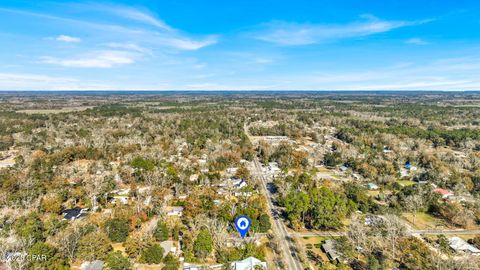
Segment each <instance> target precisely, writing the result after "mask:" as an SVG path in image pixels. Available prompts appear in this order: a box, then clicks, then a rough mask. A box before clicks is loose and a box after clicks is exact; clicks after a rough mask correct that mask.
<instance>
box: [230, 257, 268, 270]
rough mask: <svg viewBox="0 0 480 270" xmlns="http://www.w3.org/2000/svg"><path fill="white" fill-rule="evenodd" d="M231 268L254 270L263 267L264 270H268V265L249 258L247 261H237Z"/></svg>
mask: <svg viewBox="0 0 480 270" xmlns="http://www.w3.org/2000/svg"><path fill="white" fill-rule="evenodd" d="M231 266H232V268H233V269H235V270H254V269H255V267H257V268H258V267H261V268H263V269H265V270H266V269H267V263H266V262H262V261H260V260H259V259H257V258H254V257H248V258H246V259H245V260H242V261H236V262H232V263H231Z"/></svg>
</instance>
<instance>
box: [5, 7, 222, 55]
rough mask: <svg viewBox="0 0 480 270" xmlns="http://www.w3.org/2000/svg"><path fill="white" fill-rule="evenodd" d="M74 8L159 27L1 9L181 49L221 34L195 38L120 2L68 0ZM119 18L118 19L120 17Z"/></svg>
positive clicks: (102, 34)
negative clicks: (82, 2)
mask: <svg viewBox="0 0 480 270" xmlns="http://www.w3.org/2000/svg"><path fill="white" fill-rule="evenodd" d="M67 5H69V7H70V5H71V7H72V9H74V8H79V7H82V8H79V10H78V12H80V13H82V12H89V11H91V10H92V9H94V10H96V11H99V12H100V13H102V14H104V15H108V14H113V15H115V16H117V19H118V18H120V19H121V18H127V19H132V20H135V21H139V22H143V23H146V24H148V25H153V26H155V27H156V28H155V29H151V28H144V27H142V28H140V27H131V26H124V25H123V24H121V23H120V22H118V24H105V23H103V22H98V21H87V20H78V19H74V18H68V17H61V16H52V15H49V14H44V13H37V12H29V11H23V10H17V9H6V8H0V12H8V13H14V14H18V15H22V16H26V17H36V18H43V19H46V20H51V21H56V22H61V23H62V24H65V25H75V26H77V27H78V26H81V27H83V28H84V30H85V31H86V30H87V29H88V30H91V31H92V33H91V35H92V36H93V37H96V36H98V37H110V38H117V39H118V40H125V39H130V40H139V41H141V42H142V43H151V44H155V45H156V46H158V47H167V48H173V49H177V50H199V49H201V48H204V47H207V46H210V45H213V44H215V43H217V42H218V35H207V36H203V37H199V38H198V37H197V38H192V37H190V35H189V34H188V33H183V32H182V31H180V30H178V29H175V28H173V27H171V26H169V25H167V24H166V23H164V22H163V21H162V20H160V19H157V18H155V17H154V16H153V15H151V14H149V13H148V12H144V11H140V10H138V9H134V8H130V7H125V6H118V5H101V4H91V5H90V4H89V5H82V4H67ZM116 21H118V20H116Z"/></svg>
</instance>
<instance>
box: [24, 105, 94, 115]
mask: <svg viewBox="0 0 480 270" xmlns="http://www.w3.org/2000/svg"><path fill="white" fill-rule="evenodd" d="M92 108H94V107H93V106H82V107H65V108H61V109H31V110H18V111H17V113H26V114H58V113H70V112H81V111H85V110H88V109H92Z"/></svg>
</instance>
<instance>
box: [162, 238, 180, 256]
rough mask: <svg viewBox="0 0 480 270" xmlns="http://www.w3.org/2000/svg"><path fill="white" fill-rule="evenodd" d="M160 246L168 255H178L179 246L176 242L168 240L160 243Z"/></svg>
mask: <svg viewBox="0 0 480 270" xmlns="http://www.w3.org/2000/svg"><path fill="white" fill-rule="evenodd" d="M160 246H161V247H162V248H163V250H164V251H165V252H166V253H172V254H173V255H176V254H177V246H176V245H175V242H174V241H171V240H167V241H163V242H161V243H160Z"/></svg>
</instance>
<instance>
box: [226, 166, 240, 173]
mask: <svg viewBox="0 0 480 270" xmlns="http://www.w3.org/2000/svg"><path fill="white" fill-rule="evenodd" d="M237 171H238V168H237V167H230V168H227V173H229V174H236V173H237Z"/></svg>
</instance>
